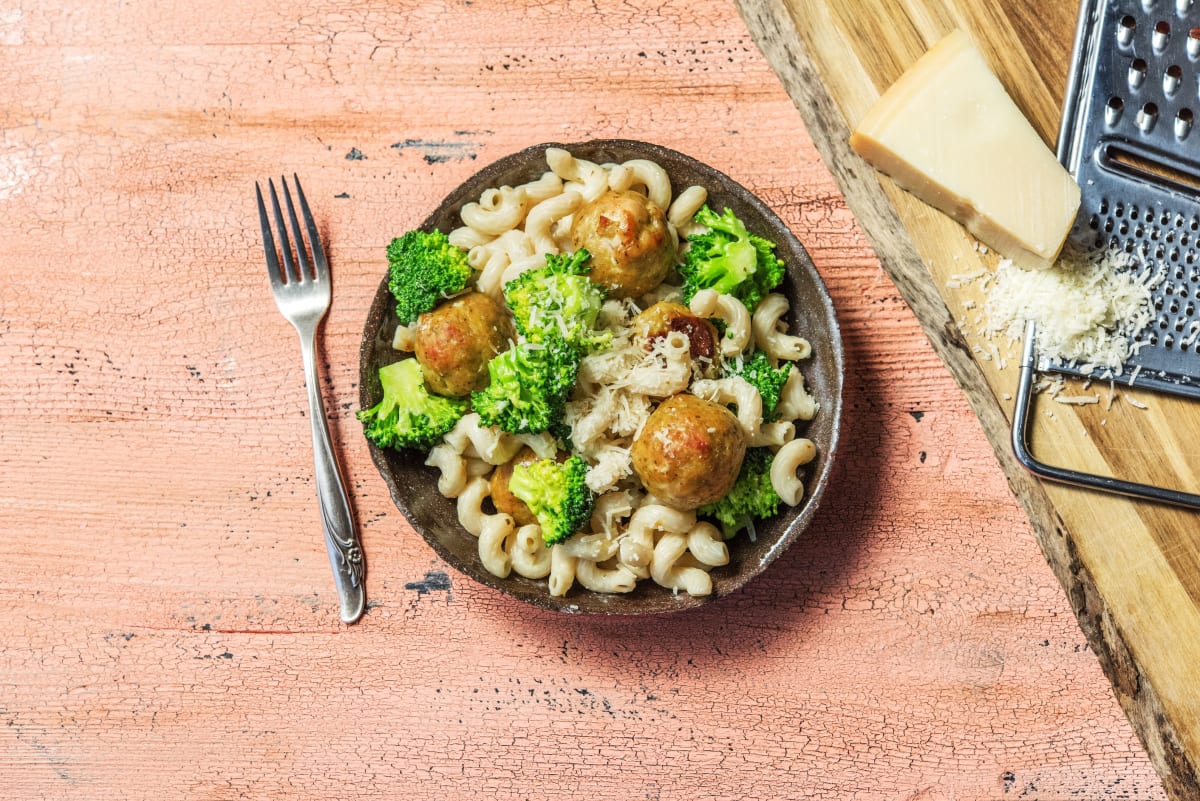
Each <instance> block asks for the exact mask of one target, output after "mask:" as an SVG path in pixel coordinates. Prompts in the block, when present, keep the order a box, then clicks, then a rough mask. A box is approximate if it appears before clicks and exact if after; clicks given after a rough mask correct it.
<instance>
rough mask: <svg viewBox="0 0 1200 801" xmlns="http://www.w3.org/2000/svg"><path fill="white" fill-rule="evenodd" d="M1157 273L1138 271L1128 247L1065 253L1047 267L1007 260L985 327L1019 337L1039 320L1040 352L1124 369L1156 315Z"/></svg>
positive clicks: (997, 277)
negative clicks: (1152, 298) (1095, 254)
mask: <svg viewBox="0 0 1200 801" xmlns="http://www.w3.org/2000/svg"><path fill="white" fill-rule="evenodd" d="M1158 280H1159V277H1157V276H1153V275H1146V276H1139V275H1137V274H1135V271H1134V270H1132V269H1130V265H1129V257H1128V255H1127V254H1124V253H1121V254H1119V255H1111V254H1108V255H1103V256H1100V257H1095V258H1089V257H1086V256H1083V255H1082V254H1077V253H1064V256H1063V258H1062V259H1060V260H1059V261H1058V262H1057V263H1056V264H1055V265H1054V266H1052V267H1050V268H1048V269H1045V270H1026V269H1023V268H1021V267H1018V266H1016V265H1015V264H1013V263H1012V262H1011V261H1010V260H1008V259H1004V260H1002V261H1001V262H1000V264H999V266H998V267H997V270H996V274H995V280H994V281H993V282H992V283H991V286H990V287H989V288H988V295H987V302H986V309H985V311H986V317H987V322H986V330H985V333H987V334H989V335H990V334H995V333H1000V334H1003V335H1005V336H1007V337H1008V338H1009V339H1010V340H1014V341H1015V340H1019V339H1020V338H1021V337H1022V336H1023V334H1024V329H1025V324H1026V323H1027V322H1028V321H1030V320H1032V321H1034V322H1035V323H1036V324H1037V339H1038V342H1037V345H1038V352H1039V353H1040V354H1041V355H1043V356H1047V357H1050V358H1054V359H1060V360H1062V361H1065V362H1068V363H1071V364H1076V365H1079V364H1082V365H1085V366H1094V367H1102V368H1106V369H1108V370H1110V371H1113V373H1114V374H1115V375H1120V374H1121V372H1122V370H1123V368H1124V364H1125V361H1126V360H1127V359H1128V358H1129V357H1130V355H1131V354H1132V353H1133V352H1134V344H1133V340H1134V338H1135V337H1136V336H1137V335H1138V333H1139V332H1140V331H1141V330H1142V329H1143V328H1145V327H1146V326H1147V325H1149V323H1150V322H1151V320H1152V319H1153V318H1152V312H1151V303H1150V292H1151V289H1152V288H1153V287H1154V285H1155V284H1156V283H1157V281H1158Z"/></svg>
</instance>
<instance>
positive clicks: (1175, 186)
mask: <svg viewBox="0 0 1200 801" xmlns="http://www.w3.org/2000/svg"><path fill="white" fill-rule="evenodd" d="M1072 61H1073V64H1072V70H1071V75H1070V82H1069V85H1068V86H1067V92H1066V97H1065V103H1064V108H1063V121H1062V127H1061V129H1060V131H1059V137H1058V158H1059V161H1060V162H1061V163H1062V164H1063V165H1064V166H1065V167H1066V168H1067V169H1068V170H1069V171H1070V172H1071V173H1072V174H1073V175H1074V176H1075V179H1076V181H1077V182H1078V184H1079V187H1080V190H1081V194H1082V201H1081V204H1080V211H1079V215H1078V217H1077V218H1076V222H1075V225H1074V227H1073V229H1072V231H1071V234H1070V239H1071V240H1072V242H1073V243H1074V244H1075V245H1077V246H1080V247H1082V248H1084V249H1085V250H1087V251H1091V252H1098V251H1109V252H1112V251H1124V252H1125V253H1127V254H1129V255H1130V257H1131V258H1130V263H1131V268H1132V269H1134V270H1136V271H1139V272H1143V271H1146V272H1149V273H1152V274H1156V275H1159V276H1161V280H1160V281H1159V282H1158V283H1157V284H1156V285H1155V288H1154V289H1153V293H1152V299H1151V302H1152V304H1153V309H1154V320H1153V322H1152V323H1151V324H1150V325H1149V326H1147V327H1146V329H1145V330H1143V331H1142V333H1141V334H1140V335H1139V337H1138V339H1137V340H1136V344H1137V347H1136V349H1135V350H1136V353H1135V354H1134V355H1133V356H1132V357H1131V358H1130V359H1129V361H1128V362H1127V363H1126V373H1125V377H1123V378H1122V381H1123V382H1126V383H1129V382H1130V379H1131V378H1132V380H1133V382H1134V385H1136V386H1138V387H1143V388H1147V389H1153V390H1157V391H1161V392H1168V393H1172V394H1177V395H1184V396H1188V397H1191V398H1197V399H1200V132H1198V131H1194V130H1193V128H1194V127H1195V125H1194V123H1195V117H1196V113H1197V112H1200V8H1197V7H1195V6H1194V2H1193V0H1083V2H1082V3H1081V6H1080V11H1079V25H1078V28H1077V30H1076V35H1075V49H1074V55H1073V59H1072ZM1035 333H1036V332H1035V329H1034V326H1033V324H1032V323H1030V324H1029V326H1027V328H1026V332H1025V347H1024V352H1023V355H1022V360H1021V378H1020V383H1019V387H1018V392H1017V401H1016V406H1015V408H1014V413H1013V436H1012V440H1013V448H1014V451H1015V453H1016V456H1017V459H1018V460H1019V461H1020V462H1021V463H1022V464H1023V465H1024V466H1025V467H1026V468H1028V469H1029V470H1030V471H1031V472H1033V473H1035V474H1037V475H1040V476H1042V477H1044V478H1050V479H1053V480H1059V481H1066V482H1068V483H1073V484H1079V485H1083V486H1088V487H1092V488H1096V489H1101V490H1106V491H1110V492H1118V493H1122V494H1126V495H1133V496H1137V497H1144V498H1149V499H1153V500H1160V501H1165V502H1169V503H1177V504H1182V505H1186V506H1194V507H1200V495H1197V494H1193V493H1187V492H1182V491H1178V490H1172V489H1167V488H1162V487H1156V486H1151V485H1146V484H1139V483H1135V482H1130V481H1125V480H1123V479H1120V478H1110V477H1107V476H1097V475H1093V474H1089V473H1082V472H1079V471H1075V470H1071V469H1066V468H1060V467H1054V466H1051V465H1048V464H1046V463H1044V462H1041V461H1039V460H1037V459H1036V458H1034V457H1033V455H1032V453H1031V452H1030V451H1029V449H1028V447H1027V421H1028V416H1029V409H1030V406H1031V403H1032V400H1031V396H1032V392H1031V387H1032V383H1033V372H1034V371H1035V370H1043V371H1048V372H1057V373H1063V374H1067V375H1074V376H1077V377H1081V378H1099V377H1100V376H1099V375H1098V374H1092V373H1085V372H1083V371H1082V369H1081V368H1080V367H1078V366H1076V365H1071V364H1065V363H1062V362H1057V361H1052V360H1048V359H1035V351H1036V349H1035V340H1036V336H1035ZM1135 376H1136V377H1135Z"/></svg>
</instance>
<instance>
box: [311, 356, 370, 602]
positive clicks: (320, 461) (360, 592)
mask: <svg viewBox="0 0 1200 801" xmlns="http://www.w3.org/2000/svg"><path fill="white" fill-rule="evenodd" d="M300 347H301V352H302V355H303V357H304V383H305V385H306V386H307V387H308V405H309V411H310V414H309V419H310V421H311V423H312V438H313V462H314V465H315V467H316V471H315V474H316V477H317V502H318V504H319V505H320V508H321V526H322V528H323V529H324V531H325V549H326V550H327V551H328V552H329V562H330V564H331V565H332V567H333V578H334V583H335V584H336V586H337V593H338V606H339V607H340V614H341V618H342V621H343V622H345V623H353V622H355V621H357V620H358V619H359V618H360V617H362V613H363V610H364V609H365V607H366V592H365V590H364V587H363V576H364V574H365V572H366V563H365V561H364V559H363V549H362V544H361V543H360V542H359V539H358V532H357V530H356V529H355V527H354V514H353V512H351V510H350V500H349V498H348V497H347V495H346V482H345V480H343V478H342V470H341V467H340V466H339V465H338V460H337V455H336V454H335V453H334V450H333V443H332V441H331V440H330V437H329V423H328V422H327V421H326V419H325V404H324V402H323V401H322V400H321V391H320V384H319V383H318V381H317V365H316V358H315V350H316V348H315V334H312V335H309V336H304V335H303V334H301V336H300Z"/></svg>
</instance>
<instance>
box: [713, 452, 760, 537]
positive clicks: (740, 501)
mask: <svg viewBox="0 0 1200 801" xmlns="http://www.w3.org/2000/svg"><path fill="white" fill-rule="evenodd" d="M774 458H775V454H774V453H772V451H771V449H770V448H750V449H749V450H747V451H746V457H745V458H744V459H743V460H742V469H741V472H739V473H738V477H737V481H735V482H734V484H733V488H732V489H730V490H729V492H728V494H726V495H725V497H724V498H721V499H720V500H718V501H714V502H713V503H709V504H705V505H704V506H701V507H700V508H699V509H697V510H696V513H697V514H699V515H701V516H702V517H711V518H715V519H716V520H717V521H718V522H719V523H720V524H721V529H722V531H723V532H724V534H725V539H730V538H732V537H733V536H735V535H736V534H737V533H738V532H739V531H741V530H742V529H744V528H746V526H748V525H750V523H751V521H753V520H755V519H762V518H766V517H771V516H772V515H774V514H775V513H776V512H778V511H779V504H780V498H779V494H778V493H777V492H775V487H774V486H772V484H771V462H772V461H773V460H774Z"/></svg>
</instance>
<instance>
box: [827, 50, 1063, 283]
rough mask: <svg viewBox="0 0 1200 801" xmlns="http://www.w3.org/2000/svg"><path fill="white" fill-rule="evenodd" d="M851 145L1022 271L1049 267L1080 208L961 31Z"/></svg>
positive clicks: (911, 72) (901, 84) (898, 89)
mask: <svg viewBox="0 0 1200 801" xmlns="http://www.w3.org/2000/svg"><path fill="white" fill-rule="evenodd" d="M850 146H851V147H853V148H854V150H855V151H856V152H857V153H858V154H859V155H860V156H862V157H863V158H864V159H866V160H867V162H868V163H870V164H871V165H872V166H873V167H875V168H876V169H878V170H880V171H881V172H883V173H886V174H887V175H889V176H891V177H892V178H893V179H894V180H895V181H896V183H898V184H899V185H900V186H902V187H903V188H904V189H906V190H908V191H909V192H911V193H912V194H914V195H916V196H917V197H919V198H920V199H921V200H923V201H925V202H926V203H928V204H930V205H931V206H934V207H935V208H938V209H940V210H941V211H943V212H945V213H946V214H948V215H950V216H951V217H953V218H954V219H956V220H958V221H959V222H960V223H962V224H963V225H965V226H966V227H967V229H968V230H969V231H970V232H971V233H973V234H974V235H975V236H976V237H977V238H978V239H979V240H980V241H981V242H983V243H984V244H985V245H988V246H989V247H990V248H992V249H993V250H996V251H998V252H999V253H1000V254H1001V255H1003V256H1007V257H1008V258H1010V259H1012V261H1013V262H1014V263H1015V264H1018V265H1020V266H1022V267H1026V268H1042V267H1048V266H1049V265H1051V264H1053V263H1054V261H1055V259H1057V258H1058V254H1059V251H1060V250H1061V249H1062V246H1063V243H1064V242H1065V241H1066V238H1067V234H1068V233H1069V232H1070V230H1071V225H1072V224H1073V223H1074V221H1075V215H1076V213H1077V212H1078V211H1079V185H1078V184H1077V183H1075V179H1074V178H1072V177H1071V174H1070V173H1069V172H1067V171H1066V169H1064V168H1063V166H1062V165H1061V164H1059V163H1058V161H1057V160H1056V159H1055V157H1054V154H1053V153H1051V152H1050V150H1049V148H1047V147H1046V145H1045V143H1044V142H1043V141H1042V139H1041V137H1039V136H1038V134H1037V131H1035V130H1034V129H1033V126H1032V125H1030V124H1029V120H1027V119H1026V118H1025V116H1024V115H1023V114H1021V111H1020V109H1018V108H1017V105H1016V104H1015V103H1014V102H1013V101H1012V98H1011V97H1009V96H1008V94H1007V93H1006V92H1005V91H1004V87H1003V86H1002V85H1001V84H1000V81H999V79H997V78H996V76H995V74H994V73H993V72H992V71H991V69H990V68H989V67H988V65H987V62H986V61H985V60H984V58H983V56H982V54H980V52H979V51H978V50H976V49H975V47H974V45H972V44H971V40H970V39H969V38H968V37H967V35H966V34H965V33H963V32H962V31H961V30H956V31H954V32H952V33H951V34H949V35H948V36H946V37H945V38H943V39H942V40H941V41H939V42H938V43H937V44H936V45H934V46H933V47H932V48H931V49H930V50H929V52H927V53H926V54H925V55H923V56H922V57H921V58H920V59H918V60H917V62H916V63H914V64H913V65H912V66H911V67H909V69H908V70H907V71H906V72H905V73H904V74H903V75H901V76H900V79H899V80H897V81H896V82H895V83H894V84H893V85H892V86H891V87H890V88H889V89H888V90H887V91H886V92H884V94H883V96H882V97H880V98H879V100H878V101H876V103H875V105H874V106H873V107H872V108H871V110H870V111H869V112H867V115H866V116H865V117H864V118H863V119H862V121H861V122H860V123H859V124H858V126H857V128H856V129H855V130H854V132H853V134H852V135H851V136H850Z"/></svg>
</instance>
